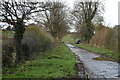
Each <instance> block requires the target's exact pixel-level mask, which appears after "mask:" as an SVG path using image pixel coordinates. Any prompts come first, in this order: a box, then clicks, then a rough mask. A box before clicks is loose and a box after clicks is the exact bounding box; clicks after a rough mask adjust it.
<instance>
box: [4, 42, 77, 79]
mask: <svg viewBox="0 0 120 80" xmlns="http://www.w3.org/2000/svg"><path fill="white" fill-rule="evenodd" d="M75 63H76V60H75V57H74V55H73V53H72V52H71V51H70V50H69V49H68V48H67V47H66V46H65V45H64V44H62V45H60V46H59V47H56V48H54V49H52V50H48V51H47V52H43V53H39V56H38V55H37V56H36V59H35V60H32V61H27V62H26V63H25V64H23V65H20V67H19V68H9V69H3V78H58V77H71V76H75V74H76V71H75Z"/></svg>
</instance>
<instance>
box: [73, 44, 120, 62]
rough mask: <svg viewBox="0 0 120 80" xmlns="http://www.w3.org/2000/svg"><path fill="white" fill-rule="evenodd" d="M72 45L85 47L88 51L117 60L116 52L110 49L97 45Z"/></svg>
mask: <svg viewBox="0 0 120 80" xmlns="http://www.w3.org/2000/svg"><path fill="white" fill-rule="evenodd" d="M74 45H75V46H77V47H80V48H82V49H86V50H88V51H90V52H94V53H98V54H101V55H104V56H107V57H110V58H112V59H114V60H116V61H118V53H117V52H114V51H112V50H108V49H103V48H98V47H95V46H90V45H85V44H74Z"/></svg>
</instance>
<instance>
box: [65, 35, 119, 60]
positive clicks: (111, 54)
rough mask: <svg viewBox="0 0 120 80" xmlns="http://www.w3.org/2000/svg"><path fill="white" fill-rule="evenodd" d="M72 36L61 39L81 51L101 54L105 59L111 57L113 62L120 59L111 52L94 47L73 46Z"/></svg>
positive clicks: (116, 54)
mask: <svg viewBox="0 0 120 80" xmlns="http://www.w3.org/2000/svg"><path fill="white" fill-rule="evenodd" d="M72 36H73V35H72V34H68V35H66V36H65V37H64V38H63V40H64V41H65V42H67V43H72V44H73V45H75V46H77V47H80V48H82V49H86V50H88V51H90V52H94V53H97V54H101V55H104V56H107V57H111V58H112V59H113V60H116V61H118V58H119V57H120V56H119V55H118V53H117V52H115V51H112V50H108V49H103V48H98V47H96V46H90V45H85V44H81V43H80V44H75V40H74V39H73V37H72Z"/></svg>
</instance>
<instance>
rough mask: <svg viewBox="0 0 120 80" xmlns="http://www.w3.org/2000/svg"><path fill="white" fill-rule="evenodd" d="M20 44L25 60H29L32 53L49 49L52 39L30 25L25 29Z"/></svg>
mask: <svg viewBox="0 0 120 80" xmlns="http://www.w3.org/2000/svg"><path fill="white" fill-rule="evenodd" d="M22 44H23V52H24V54H25V59H30V58H31V57H32V56H33V55H34V53H36V52H41V51H45V50H46V49H48V48H50V47H51V46H52V45H53V38H52V37H51V36H50V35H49V34H47V33H45V32H43V30H42V29H41V28H40V27H38V26H37V25H34V24H31V25H29V26H28V27H27V28H26V31H25V33H24V36H23V40H22Z"/></svg>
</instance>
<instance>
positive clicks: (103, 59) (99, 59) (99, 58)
mask: <svg viewBox="0 0 120 80" xmlns="http://www.w3.org/2000/svg"><path fill="white" fill-rule="evenodd" d="M92 60H96V61H112V60H110V59H106V58H103V57H95V58H92Z"/></svg>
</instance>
